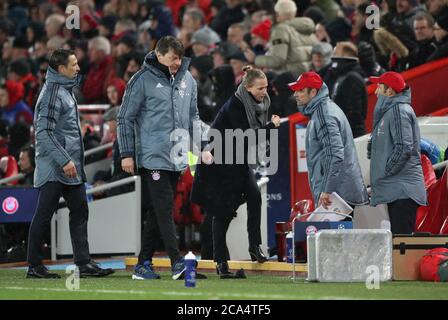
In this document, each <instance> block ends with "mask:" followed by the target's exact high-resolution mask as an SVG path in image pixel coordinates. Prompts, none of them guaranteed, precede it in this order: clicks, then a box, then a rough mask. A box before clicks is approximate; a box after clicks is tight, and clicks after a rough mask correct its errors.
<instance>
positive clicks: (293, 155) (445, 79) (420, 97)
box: [289, 58, 448, 207]
mask: <svg viewBox="0 0 448 320" xmlns="http://www.w3.org/2000/svg"><path fill="white" fill-rule="evenodd" d="M402 75H403V77H404V79H405V81H406V83H407V84H408V85H409V86H410V87H411V90H412V105H413V107H414V110H415V113H416V115H417V116H424V115H429V114H431V115H432V116H441V115H446V114H447V109H446V107H447V106H448V58H446V59H442V60H439V61H435V62H432V63H427V64H425V65H422V66H419V67H417V68H414V69H412V70H408V71H405V72H403V73H402ZM417 88H418V89H417ZM367 90H368V94H369V96H368V113H367V119H366V128H367V130H368V132H370V131H371V129H372V121H373V109H374V107H375V103H376V100H377V99H376V96H375V93H374V91H375V86H374V85H372V86H369V87H368V88H367ZM307 122H308V118H306V117H305V116H303V115H302V114H300V113H297V114H294V115H292V116H290V117H289V134H290V140H289V141H290V143H291V145H290V160H291V161H290V164H291V165H290V166H291V171H290V172H291V176H290V184H291V207H292V206H293V205H294V203H296V202H297V201H300V200H303V199H312V198H313V197H312V195H311V191H310V188H309V185H308V174H307V173H299V172H298V170H297V166H298V162H297V160H298V159H297V141H296V124H300V125H306V124H307Z"/></svg>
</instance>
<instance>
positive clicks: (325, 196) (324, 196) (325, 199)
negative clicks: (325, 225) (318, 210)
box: [318, 192, 331, 209]
mask: <svg viewBox="0 0 448 320" xmlns="http://www.w3.org/2000/svg"><path fill="white" fill-rule="evenodd" d="M320 205H322V207H324V209H328V206H329V205H331V200H330V194H329V193H326V192H322V193H321V194H320V197H319V204H318V206H320Z"/></svg>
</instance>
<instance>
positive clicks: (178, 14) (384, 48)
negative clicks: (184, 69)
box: [0, 0, 448, 252]
mask: <svg viewBox="0 0 448 320" xmlns="http://www.w3.org/2000/svg"><path fill="white" fill-rule="evenodd" d="M372 4H373V5H376V7H375V8H377V10H378V13H379V15H371V14H374V13H375V12H376V11H375V10H374V11H370V10H369V8H371V7H369V6H370V5H372ZM68 5H75V6H76V7H77V8H78V9H79V18H80V20H79V28H68V26H69V25H68V24H67V23H66V18H67V17H68V16H69V15H70V14H73V13H74V12H73V11H70V10H66V9H67V6H68ZM75 14H76V12H75ZM375 23H378V25H375ZM167 35H171V36H175V37H177V38H178V39H179V40H180V41H181V42H182V44H183V45H184V47H185V49H186V51H185V56H187V57H190V58H192V60H191V63H190V66H189V70H190V72H191V74H192V75H193V77H194V78H195V80H196V82H197V91H198V110H199V116H200V118H201V120H202V121H203V122H205V123H208V124H210V123H211V122H212V121H213V119H214V118H215V116H216V114H217V112H218V110H219V109H220V108H221V106H222V105H223V104H224V102H225V101H226V100H227V99H228V98H229V97H230V96H232V95H233V94H234V93H235V91H236V89H237V87H238V85H239V84H240V82H241V80H242V77H243V75H244V72H243V68H244V67H245V66H246V65H252V66H255V67H258V68H260V69H262V70H264V71H265V73H266V75H267V78H268V84H269V87H268V92H269V95H270V97H271V100H272V102H271V107H270V109H269V117H270V116H271V115H273V114H275V115H279V116H280V117H286V116H289V115H291V114H293V113H296V112H298V110H297V105H296V100H295V98H294V96H293V93H294V92H293V91H291V90H290V89H289V88H288V83H291V82H293V81H295V80H296V79H297V77H298V76H299V75H300V74H301V73H303V72H305V71H308V70H314V71H316V72H317V73H318V74H319V75H320V76H321V78H322V79H323V80H324V81H325V83H326V85H327V86H328V90H329V94H330V97H331V98H332V99H333V100H334V102H336V103H337V104H338V105H339V106H340V107H341V109H342V110H343V112H344V113H345V115H346V116H347V119H348V121H349V124H350V126H351V129H352V131H353V136H354V137H355V138H356V137H358V136H361V135H364V134H365V133H366V129H365V127H364V121H365V118H366V113H367V91H366V84H368V78H369V77H370V76H379V75H381V74H383V73H384V72H386V71H396V72H402V71H405V70H408V69H410V68H414V67H417V66H419V65H422V64H424V63H427V62H430V61H435V60H438V59H441V58H443V57H448V1H447V0H379V1H369V0H296V1H292V0H280V1H279V2H278V3H277V1H274V0H166V1H164V0H109V1H107V0H78V1H66V0H11V1H2V2H1V4H0V52H1V59H0V158H1V159H2V160H1V161H0V171H1V172H0V178H1V177H4V176H5V174H6V171H7V167H8V156H11V157H12V158H14V159H15V161H16V162H17V163H18V166H19V171H20V172H21V173H23V174H24V178H22V179H21V180H20V181H19V184H21V185H32V184H33V170H34V168H33V166H34V149H33V147H32V146H33V143H34V131H33V113H34V108H35V106H36V102H37V98H38V94H39V92H40V90H41V88H42V86H43V84H44V82H45V76H46V73H47V68H48V64H49V57H50V56H51V54H52V53H53V52H54V51H55V50H56V49H58V48H65V49H71V50H73V51H74V52H75V54H76V57H77V60H78V63H79V66H80V74H81V75H82V78H81V79H82V81H81V83H80V84H79V86H78V87H77V88H76V89H75V92H74V93H75V97H76V100H77V102H78V104H108V105H110V107H109V108H110V110H111V112H109V113H108V115H107V116H106V117H105V121H113V120H114V118H116V115H117V112H118V108H119V107H120V105H121V102H122V98H123V95H124V92H125V89H126V85H127V83H128V82H129V80H130V79H131V78H132V76H133V75H134V74H135V73H136V72H137V71H138V70H139V69H140V68H141V66H142V64H143V62H144V61H143V60H144V57H145V55H146V54H147V53H148V52H149V51H151V50H153V49H154V47H155V45H156V43H157V40H158V39H160V38H161V37H163V36H167ZM112 110H113V111H112ZM81 129H82V134H83V139H84V146H85V148H86V149H90V148H93V147H96V146H98V145H100V144H104V143H108V142H112V141H115V139H116V133H115V131H114V130H110V132H105V133H104V134H103V135H102V136H100V135H99V133H98V132H96V131H95V130H94V129H93V128H92V125H91V124H90V123H89V122H88V121H87V120H85V119H81ZM12 158H10V159H9V161H10V162H13V161H14V159H12ZM14 228H18V229H20V230H21V231H20V232H17V230H13V229H14ZM5 229H6V228H5V227H4V226H2V228H0V237H3V239H2V241H1V247H0V251H1V252H6V250H8V249H10V248H11V247H13V246H17V245H19V246H20V245H21V242H22V241H23V239H26V234H27V230H23V228H22V227H17V226H10V227H9V230H5ZM12 235H14V236H12ZM3 240H4V241H3ZM25 248H26V247H25Z"/></svg>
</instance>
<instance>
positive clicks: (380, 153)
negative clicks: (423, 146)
mask: <svg viewBox="0 0 448 320" xmlns="http://www.w3.org/2000/svg"><path fill="white" fill-rule="evenodd" d="M369 80H370V82H372V83H377V84H378V88H377V89H376V91H375V93H376V95H377V96H378V101H377V103H376V105H375V111H374V114H373V131H372V135H371V139H370V141H369V144H368V149H367V157H368V158H370V159H371V160H370V184H371V187H372V194H371V200H370V204H371V205H372V206H376V205H378V204H387V208H388V211H389V219H390V225H391V231H392V233H393V234H410V233H412V232H413V231H414V225H415V217H416V213H417V208H418V207H419V206H421V205H423V206H424V205H426V190H425V184H424V180H423V171H422V164H421V160H420V129H419V126H418V123H417V117H416V116H415V113H414V110H413V109H412V107H411V90H410V89H409V88H408V86H407V85H406V83H405V81H404V79H403V77H402V76H401V74H399V73H397V72H391V71H390V72H386V73H384V74H382V75H381V76H380V77H370V79H369Z"/></svg>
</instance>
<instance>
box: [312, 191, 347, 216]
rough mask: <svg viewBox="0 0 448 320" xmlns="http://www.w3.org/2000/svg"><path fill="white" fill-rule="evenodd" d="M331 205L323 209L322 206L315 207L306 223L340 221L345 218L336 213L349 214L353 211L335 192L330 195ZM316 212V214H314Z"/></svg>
mask: <svg viewBox="0 0 448 320" xmlns="http://www.w3.org/2000/svg"><path fill="white" fill-rule="evenodd" d="M330 200H331V205H329V206H328V207H327V209H325V208H324V207H323V206H322V205H320V206H319V207H317V208H316V209H315V210H314V211H313V213H312V214H310V216H309V217H308V219H307V221H341V220H344V219H345V218H346V217H345V216H343V215H339V214H336V213H343V214H346V215H348V214H350V213H351V212H352V211H353V209H352V207H350V205H349V204H348V203H347V202H345V201H344V199H342V198H341V197H340V196H339V195H338V194H337V193H336V192H332V193H331V194H330ZM314 212H316V213H314Z"/></svg>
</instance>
